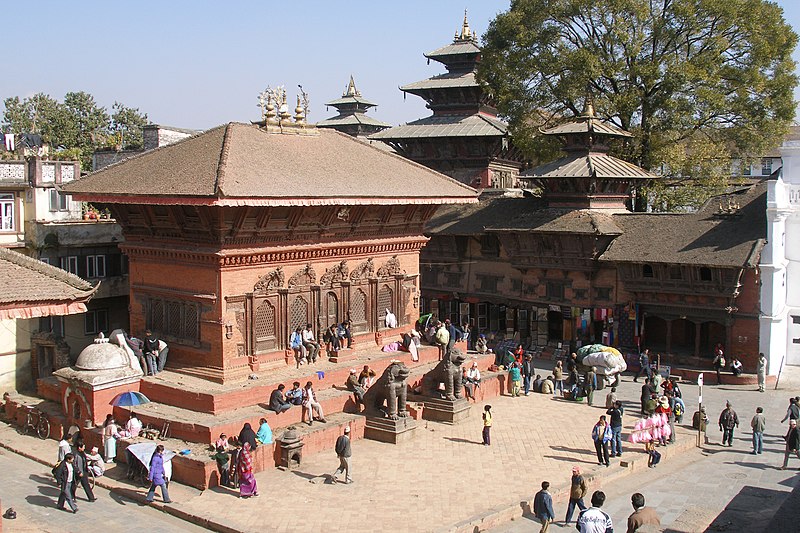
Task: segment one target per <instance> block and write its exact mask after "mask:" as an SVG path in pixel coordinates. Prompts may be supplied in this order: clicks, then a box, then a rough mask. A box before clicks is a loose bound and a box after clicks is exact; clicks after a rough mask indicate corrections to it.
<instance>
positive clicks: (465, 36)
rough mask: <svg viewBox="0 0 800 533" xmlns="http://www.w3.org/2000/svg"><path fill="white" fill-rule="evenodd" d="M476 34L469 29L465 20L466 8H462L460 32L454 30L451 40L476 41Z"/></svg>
mask: <svg viewBox="0 0 800 533" xmlns="http://www.w3.org/2000/svg"><path fill="white" fill-rule="evenodd" d="M477 37H478V36H477V35H475V33H474V32H473V31H472V30H471V29H470V27H469V21H468V20H467V10H466V9H464V22H463V23H462V24H461V33H460V34H459V32H458V30H456V35H455V37H453V42H459V41H476V40H477Z"/></svg>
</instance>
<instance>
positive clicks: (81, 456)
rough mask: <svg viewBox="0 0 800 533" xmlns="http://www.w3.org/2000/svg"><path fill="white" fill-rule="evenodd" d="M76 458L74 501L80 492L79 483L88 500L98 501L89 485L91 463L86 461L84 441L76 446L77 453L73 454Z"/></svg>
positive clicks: (73, 487)
mask: <svg viewBox="0 0 800 533" xmlns="http://www.w3.org/2000/svg"><path fill="white" fill-rule="evenodd" d="M72 455H73V456H74V459H73V462H72V469H73V479H74V483H72V499H73V500H74V499H75V493H76V492H77V490H78V483H80V484H81V487H83V490H84V492H86V499H88V500H89V501H90V502H93V501H95V500H97V498H95V497H94V492H92V487H91V485H89V475H88V472H87V471H88V470H89V461H88V459H86V444H84V443H83V441H80V442H79V443H78V445H77V446H75V451H74V452H73V453H72Z"/></svg>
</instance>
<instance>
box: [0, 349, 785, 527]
mask: <svg viewBox="0 0 800 533" xmlns="http://www.w3.org/2000/svg"><path fill="white" fill-rule="evenodd" d="M537 366H538V367H539V368H542V367H543V366H545V365H543V364H541V363H539V364H537ZM546 367H547V369H548V370H549V364H548V365H546ZM544 373H545V372H544V371H543V372H542V374H544ZM696 388H697V387H696V386H690V385H688V384H687V385H684V387H683V391H684V396H685V397H686V398H687V410H688V411H689V415H690V414H691V412H693V411H694V409H695V408H696ZM781 388H782V389H783V386H782V387H781ZM745 389H750V390H745ZM606 392H607V391H598V393H596V395H595V400H596V402H597V403H603V400H604V398H605V393H606ZM639 392H640V384H639V383H633V382H631V378H630V377H626V378H625V381H624V382H623V383H622V384H621V386H620V390H619V391H618V393H619V395H620V397H621V398H622V399H623V400H625V403H626V407H627V409H628V411H629V412H630V413H631V414H629V415H627V416H626V420H625V424H626V427H631V426H632V425H633V422H634V421H635V414H636V412H637V410H638V396H639ZM793 394H794V393H792V395H793ZM788 395H789V394H788V393H787V392H786V390H781V391H779V392H768V393H764V394H759V393H757V392H754V391H752V387H738V388H737V387H729V386H723V387H719V388H715V387H706V392H705V396H706V398H705V400H706V403H708V404H709V406H710V407H709V415H710V417H711V418H712V422H715V418H716V416H717V415H718V412H719V410H720V409H721V405H722V404H724V400H725V398H730V399H731V400H732V401H733V402H734V406H735V407H736V408H737V411H738V412H739V415H740V418H741V422H742V429H740V430H739V432H738V433H737V435H736V446H735V447H734V448H733V449H727V448H726V449H723V448H721V447H718V446H716V447H715V446H710V447H709V449H711V448H716V451H718V452H719V453H717V454H715V455H714V456H715V457H716V456H719V457H720V458H723V457H726V456H730V457H731V459H732V461H730V460H728V462H737V461H738V462H741V463H745V464H741V465H738V466H737V467H736V469H737V471H738V469H741V468H747V470H746V471H745V473H746V474H747V475H748V476H751V474H752V472H753V471H757V470H758V469H757V468H752V467H749V466H747V463H754V462H758V461H763V462H770V461H771V462H772V463H775V462H777V461H778V457H777V454H776V453H775V449H776V446H777V444H776V441H775V439H774V435H777V433H778V430H779V429H780V430H783V429H784V428H783V426H780V425H779V424H778V423H777V420H780V418H781V417H782V416H783V413H784V411H785V403H786V397H788ZM757 401H758V402H762V403H764V407H765V408H766V409H767V415H768V421H769V425H768V434H771V435H773V437H771V440H769V441H768V449H769V450H770V451H769V453H768V454H765V455H763V456H761V457H758V458H754V457H753V456H747V455H745V453H746V452H747V451H749V447H748V445H747V442H748V440H749V434H745V431H744V428H745V427H747V426H748V425H749V419H750V417H751V416H752V411H753V409H754V407H755V402H757ZM490 403H491V404H492V406H493V409H492V410H493V413H494V428H493V430H492V431H493V433H492V446H491V447H488V448H487V447H484V446H482V445H481V444H480V431H481V423H480V411H481V410H482V404H478V405H473V407H472V413H471V416H470V418H469V419H468V420H467V421H465V422H463V423H462V424H460V425H457V426H447V425H442V424H435V423H432V422H429V423H426V422H425V421H420V422H419V427H418V429H417V435H416V436H415V438H414V439H413V440H411V441H410V442H408V443H404V444H400V445H397V446H394V445H389V444H383V443H378V442H373V441H356V442H354V444H353V461H352V464H353V477H354V479H355V482H354V483H353V484H351V485H343V484H338V485H333V484H331V483H330V482H329V481H328V480H327V475H328V474H330V473H331V472H332V471H333V470H334V469H335V468H336V466H337V464H338V461H337V459H336V457H335V455H334V454H333V452H332V451H331V452H323V453H320V454H315V455H311V456H308V457H306V458H305V459H304V463H303V465H302V466H301V467H300V468H299V469H298V470H296V471H290V472H285V471H281V470H277V469H273V470H269V471H266V472H263V473H260V474H257V476H256V477H257V480H258V484H259V489H260V492H261V496H260V497H258V498H252V499H249V500H241V499H239V498H237V494H238V493H237V492H235V491H232V490H229V489H224V488H216V489H212V490H209V491H205V492H202V493H201V492H198V491H196V490H194V489H189V488H186V487H183V486H178V485H176V484H173V486H172V487H170V492H171V496H172V498H173V500H174V501H175V502H176V503H175V504H173V505H172V506H170V512H173V513H179V514H181V515H183V516H185V517H187V518H191V519H192V520H194V521H198V522H199V521H204V520H209V521H211V523H210V524H209V526H210V527H212V528H214V529H227V528H230V529H229V530H238V531H256V530H259V531H261V530H264V528H265V527H268V529H270V530H274V531H290V530H309V531H323V530H324V531H338V530H342V531H344V530H347V531H351V532H355V531H374V530H375V529H385V530H389V531H452V530H458V531H467V530H469V531H471V530H473V529H474V526H475V525H476V524H478V525H479V528H480V529H485V528H487V527H490V526H492V525H496V524H497V521H499V520H510V519H511V518H512V517H517V518H519V517H521V515H522V507H521V502H524V501H527V500H529V499H530V498H531V497H532V495H533V494H534V493H535V492H536V490H538V487H539V484H540V482H541V481H542V480H543V479H547V480H549V481H550V482H551V483H552V484H553V488H555V489H559V488H561V489H562V490H563V488H564V487H565V485H566V484H567V482H568V480H569V475H570V469H571V467H572V466H573V465H575V464H578V465H581V466H582V467H583V469H584V471H585V472H586V473H587V474H589V475H592V474H593V473H596V474H598V475H599V476H600V477H599V479H596V480H594V481H593V482H592V484H593V487H597V486H601V485H602V486H608V487H611V486H613V485H612V484H613V483H625V482H628V481H629V480H632V481H634V482H635V483H636V485H635V486H638V485H639V484H641V483H647V480H648V479H653V476H657V475H658V474H666V473H667V469H666V468H663V467H660V468H659V469H656V470H648V469H647V468H642V467H641V465H642V462H643V461H644V459H645V456H644V454H643V453H642V451H641V446H636V447H633V445H628V446H627V447H625V448H626V450H630V451H626V454H625V455H624V456H623V459H625V460H631V459H633V460H634V461H635V464H634V468H633V469H630V468H622V467H621V466H620V465H619V460H614V461H613V462H612V466H611V467H610V468H608V469H606V468H605V467H599V466H597V464H596V458H595V455H594V449H593V446H592V443H591V438H590V432H591V428H592V426H593V424H594V423H595V422H596V420H597V417H598V416H599V415H600V414H602V413H603V412H604V409H603V408H599V407H589V406H587V405H586V404H585V403H584V404H575V403H572V402H567V401H563V400H555V399H552V398H550V397H547V396H544V395H540V394H533V393H532V394H531V395H530V396H528V397H520V398H511V397H508V396H504V397H500V398H494V399H492V400H491V401H490ZM690 418H691V417H690V416H687V417H686V419H690ZM686 419H685V420H686ZM779 426H780V427H779ZM0 429H1V430H0V441H2V442H3V443H4V444H5V445H9V446H12V447H13V446H18V447H20V448H22V447H24V448H25V449H27V450H28V451H29V452H30V453H32V454H36V453H44V457H47V458H50V457H51V456H53V455H54V454H55V442H53V441H49V442H43V441H39V440H38V439H33V438H30V437H23V436H21V435H18V434H17V433H16V432H15V431H13V430H11V429H10V428H8V427H0ZM711 430H712V431H711V432H710V436H711V438H712V439H713V441H715V442H716V441H718V439H719V435H718V432H717V431H716V428H715V426H714V424H713V423H712V425H711ZM678 438H679V443H678V445H676V447H667V448H666V453H665V459H664V462H665V464H666V463H669V461H670V460H672V459H673V458H672V457H671V455H670V454H675V453H678V454H679V455H682V456H684V457H683V459H680V460H686V459H689V458H690V456H691V453H690V452H687V451H686V450H688V449H693V443H694V434H693V433H692V432H691V431H690V430H687V429H685V428H679V437H678ZM331 444H332V443H331ZM753 459H757V461H754V460H753ZM676 461H677V460H676ZM698 464H699V463H698ZM637 465H638V466H637ZM729 466H730V465H728V466H726V468H727V467H729ZM711 468H712V470H711V472H712V474H713V472H714V467H711ZM631 470H633V474H631V475H629V476H627V477H621V474H623V473H627V472H629V471H631ZM776 472H780V471H776ZM615 477H620V479H619V480H618V481H612V480H611V478H615ZM786 477H787V478H789V477H790V476H788V475H787V476H786ZM658 479H660V478H657V479H656V480H655V481H653V482H654V483H658ZM730 481H731V480H726V481H722V480H719V479H715V477H714V476H713V475H707V476H705V477H704V478H703V481H702V482H703V483H707V484H710V485H708V486H702V489H703V493H705V492H713V491H711V490H709V489H712V488H713V489H714V490H717V489H718V488H719V487H720V486H726V487H727V486H729V485H730V486H732V484H731V483H730ZM746 481H748V482H749V481H750V479H747V480H746ZM763 481H764V483H765V484H770V483H773V481H774V480H773V479H771V478H769V477H765V478H764V480H763ZM673 485H674V486H675V492H677V493H680V494H684V497H686V498H688V497H689V496H688V494H689V493H688V492H687V491H686V490H685V488H683V487H682V486H681V485H680V483H673ZM700 486H701V485H700V484H697V487H700ZM127 490H130V488H128V489H127ZM135 490H136V491H138V493H139V495H141V494H143V492H144V491H143V490H140V489H135ZM783 490H787V487H786V486H783ZM556 492H558V491H557V490H556ZM621 494H624V497H623V496H620V497H619V498H613V499H612V498H610V501H609V509H615V508H614V505H618V506H619V508H618V509H617V510H615V511H614V512H615V515H614V516H615V520H616V521H617V523H619V524H621V522H620V520H624V517H626V516H627V514H629V511H628V506H629V502H628V498H629V495H630V491H625V492H623V491H621ZM654 494H655V493H654ZM668 497H669V496H668V495H667V494H666V493H665V496H664V499H663V500H661V502H664V501H667V498H668ZM652 498H656V499H655V500H653V501H654V503H658V501H659V500H658V499H657V497H656V496H652ZM729 499H730V497H728V498H727V499H726V498H725V497H724V496H720V497H717V496H714V497H713V498H709V502H708V503H710V504H711V505H712V506H716V507H717V509H718V510H719V509H722V508H723V507H724V505H725V503H726V502H727V501H728V500H729ZM556 507H557V509H558V510H557V514H558V515H559V518H563V516H561V515H562V514H563V503H559V502H558V501H557V503H556ZM672 507H674V512H677V511H678V510H681V509H684V510H685V509H687V505H686V503H685V501H680V500H679V501H677V502H676V503H675V504H674V506H672ZM670 512H673V511H670ZM674 512H673V514H674ZM484 516H490V517H494V519H487V520H484V521H481V517H484ZM711 518H713V516H712V517H706V518H704V519H705V520H710V519H711ZM674 521H677V517H676V518H675V519H674ZM526 523H527V524H526ZM516 524H518V525H526V526H527V529H526V530H530V528H531V527H533V524H532V523H531V522H530V521H529V520H526V519H521V520H517V521H516ZM554 530H556V531H557V529H555V528H554ZM573 530H574V529H573ZM520 531H521V530H520ZM686 531H691V529H686Z"/></svg>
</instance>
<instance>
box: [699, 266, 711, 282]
mask: <svg viewBox="0 0 800 533" xmlns="http://www.w3.org/2000/svg"><path fill="white" fill-rule="evenodd" d="M711 279H712V277H711V269H710V268H708V267H700V281H711Z"/></svg>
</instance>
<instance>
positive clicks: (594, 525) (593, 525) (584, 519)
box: [575, 490, 614, 533]
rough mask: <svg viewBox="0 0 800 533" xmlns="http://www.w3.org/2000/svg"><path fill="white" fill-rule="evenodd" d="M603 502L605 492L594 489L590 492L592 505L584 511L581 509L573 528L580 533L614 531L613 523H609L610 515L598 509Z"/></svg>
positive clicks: (608, 532) (611, 532) (604, 500)
mask: <svg viewBox="0 0 800 533" xmlns="http://www.w3.org/2000/svg"><path fill="white" fill-rule="evenodd" d="M605 502H606V495H605V493H604V492H603V491H601V490H596V491H594V494H592V506H591V507H589V508H588V509H586V510H585V511H581V514H579V515H578V522H577V523H576V524H575V528H576V529H577V530H578V531H580V532H581V533H614V524H612V523H611V517H610V516H608V515H607V514H606V512H605V511H603V510H602V509H600V508H601V507H602V506H603V504H604V503H605Z"/></svg>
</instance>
